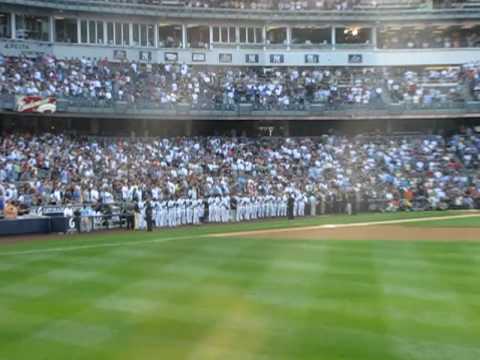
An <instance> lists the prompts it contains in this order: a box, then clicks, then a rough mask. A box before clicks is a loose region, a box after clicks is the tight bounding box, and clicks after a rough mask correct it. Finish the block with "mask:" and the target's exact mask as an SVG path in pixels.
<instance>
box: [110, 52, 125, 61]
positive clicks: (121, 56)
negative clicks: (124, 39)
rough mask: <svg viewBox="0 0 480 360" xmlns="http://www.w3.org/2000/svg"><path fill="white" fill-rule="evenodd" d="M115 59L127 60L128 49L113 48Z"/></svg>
mask: <svg viewBox="0 0 480 360" xmlns="http://www.w3.org/2000/svg"><path fill="white" fill-rule="evenodd" d="M113 58H114V59H115V60H127V50H113Z"/></svg>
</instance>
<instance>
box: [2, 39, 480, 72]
mask: <svg viewBox="0 0 480 360" xmlns="http://www.w3.org/2000/svg"><path fill="white" fill-rule="evenodd" d="M141 52H143V53H144V55H145V53H148V52H149V53H150V55H151V62H153V63H164V62H168V61H172V62H173V59H176V61H177V62H179V63H187V64H200V65H202V64H203V65H235V66H241V65H261V66H271V65H276V66H282V65H283V66H402V65H442V64H464V63H468V62H472V61H479V60H480V48H472V49H412V50H375V49H336V50H332V49H295V50H293V49H291V50H287V49H268V48H267V49H238V48H234V49H202V50H200V49H198V50H195V49H170V50H169V49H147V48H120V47H111V46H99V45H78V44H72V45H70V44H52V43H42V42H32V41H24V40H0V53H1V54H3V55H15V56H16V55H33V54H41V53H44V54H53V55H55V56H57V57H59V58H72V57H80V58H81V57H86V58H92V59H93V58H97V59H99V58H108V59H110V60H115V55H117V57H118V56H119V55H123V54H125V56H126V59H128V60H130V61H132V60H133V61H138V60H140V54H141ZM194 54H195V55H194ZM253 54H256V55H258V63H256V64H254V63H248V62H247V61H246V57H247V55H253ZM271 55H281V57H283V63H276V64H275V63H272V62H271V59H270V57H271ZM306 55H317V56H318V63H310V64H308V63H306V62H305V57H306ZM353 55H355V58H353V57H352V56H353ZM356 55H359V56H356ZM169 56H170V59H172V60H168V58H169ZM194 56H196V61H194V59H193V57H194ZM230 58H231V61H230ZM202 59H204V61H202ZM354 60H357V61H358V62H355V61H354Z"/></svg>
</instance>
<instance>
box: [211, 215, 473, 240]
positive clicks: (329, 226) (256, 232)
mask: <svg viewBox="0 0 480 360" xmlns="http://www.w3.org/2000/svg"><path fill="white" fill-rule="evenodd" d="M479 216H480V214H478V213H477V214H465V215H451V216H432V217H424V218H415V219H399V220H384V221H370V222H359V223H349V224H324V225H315V226H302V227H291V228H282V229H271V230H254V231H241V232H230V233H223V234H211V235H209V236H211V237H227V236H229V237H230V236H244V235H261V234H272V233H273V234H275V233H283V232H293V231H306V230H321V229H338V228H349V227H361V226H373V225H389V224H403V223H412V222H421V221H435V220H449V219H459V218H469V217H479Z"/></svg>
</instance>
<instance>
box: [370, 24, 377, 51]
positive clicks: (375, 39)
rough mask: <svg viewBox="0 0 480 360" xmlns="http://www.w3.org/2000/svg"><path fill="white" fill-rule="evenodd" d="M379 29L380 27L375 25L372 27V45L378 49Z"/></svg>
mask: <svg viewBox="0 0 480 360" xmlns="http://www.w3.org/2000/svg"><path fill="white" fill-rule="evenodd" d="M377 31H378V28H377V27H376V26H374V27H373V28H372V38H371V41H372V45H373V48H374V49H375V50H377V49H378V47H377Z"/></svg>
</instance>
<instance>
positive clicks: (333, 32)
mask: <svg viewBox="0 0 480 360" xmlns="http://www.w3.org/2000/svg"><path fill="white" fill-rule="evenodd" d="M336 42H337V41H336V39H335V26H332V49H334V50H335V44H336Z"/></svg>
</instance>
